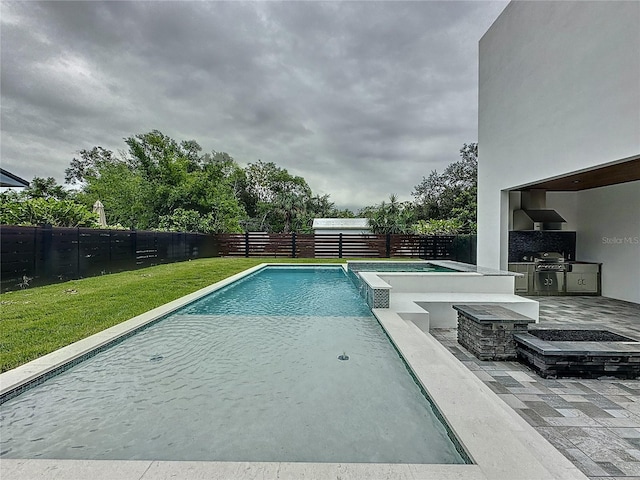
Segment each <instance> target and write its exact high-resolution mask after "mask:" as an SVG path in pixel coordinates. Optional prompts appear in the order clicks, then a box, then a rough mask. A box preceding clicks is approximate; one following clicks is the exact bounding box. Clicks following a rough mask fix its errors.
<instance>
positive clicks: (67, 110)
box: [0, 1, 506, 207]
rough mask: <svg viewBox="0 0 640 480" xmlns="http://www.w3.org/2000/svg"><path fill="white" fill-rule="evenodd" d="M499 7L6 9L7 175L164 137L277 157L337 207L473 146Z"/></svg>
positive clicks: (239, 156)
mask: <svg viewBox="0 0 640 480" xmlns="http://www.w3.org/2000/svg"><path fill="white" fill-rule="evenodd" d="M505 4H506V2H344V3H340V2H282V3H280V2H110V1H107V2H89V1H87V2H43V3H34V2H14V3H10V2H2V4H1V9H2V12H1V13H2V24H1V30H0V36H1V41H2V43H1V49H2V51H1V54H2V56H1V61H2V70H1V84H0V93H1V103H2V105H1V107H2V109H1V121H2V123H1V127H2V132H1V134H2V147H1V148H2V149H1V155H2V165H3V167H4V168H7V169H9V170H11V171H13V172H14V173H16V174H17V175H20V176H22V177H24V178H27V179H30V178H32V177H33V176H53V177H55V178H56V179H57V180H58V181H62V178H63V175H64V169H65V168H66V167H67V166H68V164H69V161H70V160H71V158H72V157H73V156H74V155H75V154H76V152H77V151H78V150H80V149H83V148H90V147H92V146H94V145H101V146H103V147H105V148H109V149H112V150H114V151H117V150H119V149H122V148H124V142H123V141H122V139H123V138H124V137H127V136H130V135H134V134H138V133H143V132H147V131H150V130H152V129H159V130H161V131H162V132H163V133H165V134H167V135H170V136H172V137H174V138H176V139H178V140H184V139H195V140H197V141H198V142H199V143H200V144H201V145H202V147H203V149H204V150H205V151H210V150H217V151H226V152H228V153H230V154H231V155H232V156H233V157H234V158H235V159H236V160H237V161H238V162H239V163H241V164H246V163H249V162H255V161H256V160H258V159H262V160H264V161H273V162H276V163H277V164H278V165H280V166H282V167H285V168H287V169H289V170H290V171H291V172H292V173H295V174H297V175H302V176H304V177H305V178H306V179H307V181H308V182H309V183H310V185H311V187H312V189H313V190H314V191H315V192H318V193H329V194H331V198H332V200H333V201H335V202H336V203H337V204H339V205H341V206H350V207H360V206H363V205H365V204H371V203H377V202H379V201H381V200H383V199H385V198H387V197H388V195H389V194H390V193H397V194H399V195H400V197H401V198H403V199H408V198H409V195H410V192H411V190H412V189H413V187H414V186H415V185H416V184H417V183H419V181H420V179H421V177H422V176H424V175H427V174H428V173H429V172H430V171H431V170H433V169H438V170H442V169H443V168H444V167H445V166H446V165H447V164H448V163H450V162H452V161H455V160H457V158H458V150H459V148H460V147H461V146H462V144H463V143H465V142H466V143H468V142H473V141H475V140H476V137H477V124H476V118H477V43H478V40H479V39H480V37H481V36H482V34H483V33H484V32H485V31H486V30H487V28H488V27H489V26H490V24H491V23H492V22H493V20H494V19H495V18H496V17H497V16H498V14H499V13H500V11H501V10H502V9H503V8H504V6H505Z"/></svg>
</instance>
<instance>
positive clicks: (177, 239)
mask: <svg viewBox="0 0 640 480" xmlns="http://www.w3.org/2000/svg"><path fill="white" fill-rule="evenodd" d="M0 255H1V257H0V263H1V267H2V268H1V272H0V274H1V277H0V288H1V289H2V291H7V290H15V289H18V288H21V287H27V286H36V285H46V284H49V283H55V282H61V281H66V280H71V279H77V278H84V277H91V276H96V275H102V274H105V273H115V272H122V271H126V270H134V269H136V268H142V267H148V266H151V265H157V264H160V263H171V262H180V261H183V260H190V259H195V258H206V257H217V256H237V257H288V258H376V257H377V258H389V257H411V258H422V259H426V260H456V261H459V262H465V263H473V264H475V263H476V237H475V235H444V236H418V235H360V234H335V235H329V234H322V235H314V234H274V233H270V234H269V233H256V232H251V233H242V234H220V235H206V234H198V233H176V232H148V231H135V230H101V229H93V228H58V227H56V228H51V227H16V226H2V227H0Z"/></svg>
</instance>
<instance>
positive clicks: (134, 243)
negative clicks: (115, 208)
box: [131, 229, 138, 268]
mask: <svg viewBox="0 0 640 480" xmlns="http://www.w3.org/2000/svg"><path fill="white" fill-rule="evenodd" d="M131 257H133V264H134V265H135V267H134V268H137V267H138V233H137V232H136V230H135V229H134V230H131Z"/></svg>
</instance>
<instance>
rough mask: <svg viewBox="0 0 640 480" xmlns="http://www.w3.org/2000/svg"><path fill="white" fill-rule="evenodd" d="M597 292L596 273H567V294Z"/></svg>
mask: <svg viewBox="0 0 640 480" xmlns="http://www.w3.org/2000/svg"><path fill="white" fill-rule="evenodd" d="M597 291H598V274H597V273H573V272H571V273H569V272H567V292H584V293H596V292H597Z"/></svg>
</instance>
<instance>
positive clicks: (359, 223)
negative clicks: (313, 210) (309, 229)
mask: <svg viewBox="0 0 640 480" xmlns="http://www.w3.org/2000/svg"><path fill="white" fill-rule="evenodd" d="M368 228H369V219H368V218H314V219H313V229H314V230H315V229H336V230H338V229H340V230H345V229H353V230H366V229H368Z"/></svg>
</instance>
